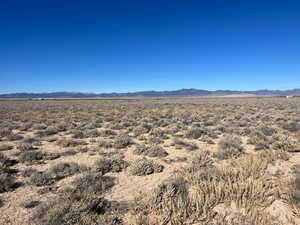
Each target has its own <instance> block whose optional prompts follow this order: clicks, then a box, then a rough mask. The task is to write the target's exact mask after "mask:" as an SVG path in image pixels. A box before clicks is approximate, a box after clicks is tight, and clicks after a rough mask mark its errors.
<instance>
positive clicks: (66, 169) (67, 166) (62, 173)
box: [47, 162, 80, 180]
mask: <svg viewBox="0 0 300 225" xmlns="http://www.w3.org/2000/svg"><path fill="white" fill-rule="evenodd" d="M79 171H80V166H79V165H78V164H77V163H74V162H62V163H58V164H56V165H54V166H52V167H50V168H49V169H48V170H47V173H49V174H50V175H51V177H53V178H54V179H56V180H60V179H63V178H65V177H68V176H71V175H73V174H75V173H78V172H79Z"/></svg>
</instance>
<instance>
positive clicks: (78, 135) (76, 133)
mask: <svg viewBox="0 0 300 225" xmlns="http://www.w3.org/2000/svg"><path fill="white" fill-rule="evenodd" d="M71 133H72V138H75V139H82V138H85V136H84V133H83V132H82V131H81V130H74V131H72V132H71Z"/></svg>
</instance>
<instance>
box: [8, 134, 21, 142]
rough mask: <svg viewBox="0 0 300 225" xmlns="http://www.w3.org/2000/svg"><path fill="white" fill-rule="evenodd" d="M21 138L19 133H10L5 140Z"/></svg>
mask: <svg viewBox="0 0 300 225" xmlns="http://www.w3.org/2000/svg"><path fill="white" fill-rule="evenodd" d="M21 139H23V136H22V135H20V134H14V133H11V134H10V135H8V136H7V140H9V141H18V140H21Z"/></svg>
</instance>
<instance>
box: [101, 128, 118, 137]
mask: <svg viewBox="0 0 300 225" xmlns="http://www.w3.org/2000/svg"><path fill="white" fill-rule="evenodd" d="M100 134H101V136H102V137H108V136H115V135H117V133H116V132H115V131H113V130H111V129H104V130H101V131H100Z"/></svg>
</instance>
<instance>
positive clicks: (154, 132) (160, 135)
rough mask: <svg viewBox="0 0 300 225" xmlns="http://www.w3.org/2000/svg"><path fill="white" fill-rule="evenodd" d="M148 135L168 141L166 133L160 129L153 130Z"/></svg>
mask: <svg viewBox="0 0 300 225" xmlns="http://www.w3.org/2000/svg"><path fill="white" fill-rule="evenodd" d="M150 135H151V136H153V137H157V138H160V139H168V136H167V135H166V132H165V131H164V130H162V129H160V128H154V129H152V130H151V131H150Z"/></svg>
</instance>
